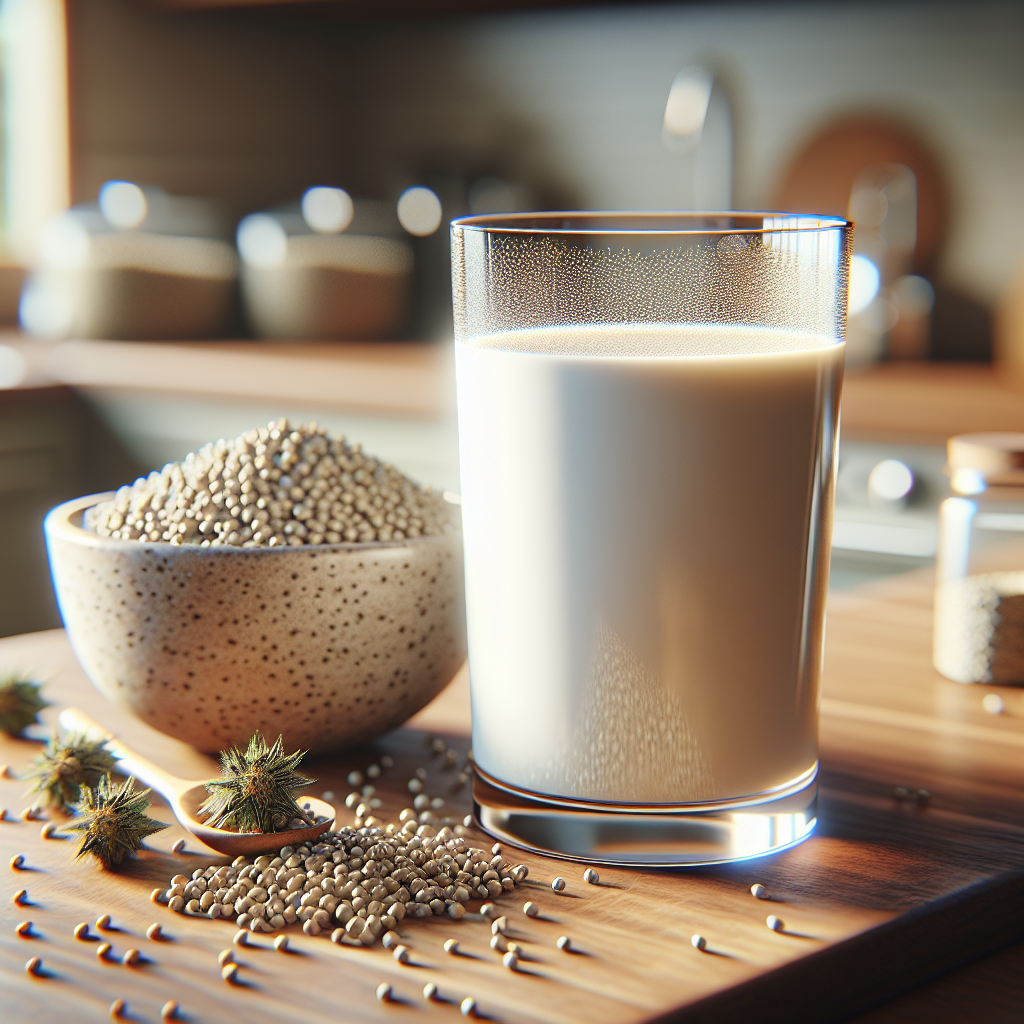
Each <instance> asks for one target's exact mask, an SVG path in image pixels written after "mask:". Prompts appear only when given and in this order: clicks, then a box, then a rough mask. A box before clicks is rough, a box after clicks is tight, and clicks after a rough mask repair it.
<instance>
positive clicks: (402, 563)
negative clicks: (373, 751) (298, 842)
mask: <svg viewBox="0 0 1024 1024" xmlns="http://www.w3.org/2000/svg"><path fill="white" fill-rule="evenodd" d="M109 497H111V495H107V494H99V495H92V496H90V497H86V498H78V499H76V500H74V501H69V502H66V503H65V504H63V505H58V506H57V508H55V509H53V510H52V511H51V512H50V513H49V515H47V517H46V522H45V532H46V544H47V549H48V552H49V556H50V570H51V573H52V575H53V583H54V588H55V590H56V592H57V600H58V602H59V604H60V610H61V615H62V617H63V619H64V625H65V626H66V627H67V632H68V638H69V639H70V641H71V646H72V648H73V649H74V652H75V654H76V656H77V657H78V660H79V662H81V664H82V667H83V668H84V669H85V672H86V674H87V675H88V676H89V678H90V679H91V680H92V682H93V684H94V685H95V686H96V688H97V689H98V690H99V691H100V692H101V693H103V694H104V696H106V697H108V698H110V699H111V700H114V701H117V702H118V703H119V704H122V705H125V706H126V707H128V708H130V709H131V710H132V711H133V712H135V714H136V715H138V716H139V718H141V719H142V720H143V721H144V722H147V723H148V724H149V725H152V726H153V727H154V728H156V729H159V730H160V731H161V732H165V733H168V734H169V735H171V736H175V737H177V738H178V739H181V740H185V741H186V742H188V743H191V744H192V745H193V746H194V747H197V748H198V749H199V750H203V751H217V750H221V749H223V748H224V747H226V746H227V745H229V744H238V743H244V742H246V741H248V739H249V737H250V736H251V735H252V733H253V732H254V731H255V730H257V729H260V730H262V731H263V732H264V733H265V734H266V735H267V736H268V737H274V738H276V737H277V735H278V733H281V734H283V736H284V740H285V745H286V747H288V748H291V749H295V748H296V747H301V748H303V749H309V750H312V751H325V750H333V749H337V748H339V747H343V746H349V745H353V744H357V743H362V742H365V741H367V740H370V739H372V738H373V737H375V736H379V735H380V734H381V733H384V732H387V731H388V730H389V729H393V728H395V726H397V725H400V724H401V723H402V722H404V721H405V720H406V719H407V718H408V717H409V716H410V715H412V714H414V713H415V712H416V711H418V710H419V709H420V708H421V707H423V706H424V705H425V704H426V703H427V702H428V701H430V700H431V699H432V698H433V697H434V696H436V695H437V694H438V693H439V692H440V691H441V690H442V689H443V688H444V687H445V685H446V684H447V683H448V682H449V681H450V680H451V678H452V677H453V676H454V674H455V672H456V671H457V669H458V668H459V666H460V665H461V664H462V661H463V660H464V658H465V656H466V635H465V610H464V597H463V575H462V537H461V535H460V534H459V533H458V532H457V531H452V532H451V533H449V534H446V535H443V536H435V537H422V538H417V539H416V540H406V541H399V542H396V543H383V542H382V543H370V544H323V545H319V546H316V547H312V546H310V547H301V548H202V547H198V546H194V545H180V546H178V545H172V544H165V543H152V544H151V543H141V542H139V541H134V540H116V539H113V538H108V537H100V536H98V535H97V534H95V533H94V532H93V531H91V530H87V529H84V528H83V527H82V525H81V523H82V515H83V513H84V512H85V510H86V509H88V508H89V507H91V506H92V505H95V504H97V503H98V502H100V501H103V500H106V499H107V498H109Z"/></svg>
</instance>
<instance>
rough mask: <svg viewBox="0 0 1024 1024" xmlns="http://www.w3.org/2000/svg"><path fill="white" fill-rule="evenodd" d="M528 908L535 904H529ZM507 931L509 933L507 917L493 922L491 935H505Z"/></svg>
mask: <svg viewBox="0 0 1024 1024" xmlns="http://www.w3.org/2000/svg"><path fill="white" fill-rule="evenodd" d="M528 906H531V907H532V906H533V904H532V903H530V904H528ZM524 909H525V908H524ZM533 916H534V915H533V914H530V917H533ZM507 931H508V918H507V917H497V918H495V919H494V920H493V921H492V922H491V934H492V935H504V934H505V933H506V932H507Z"/></svg>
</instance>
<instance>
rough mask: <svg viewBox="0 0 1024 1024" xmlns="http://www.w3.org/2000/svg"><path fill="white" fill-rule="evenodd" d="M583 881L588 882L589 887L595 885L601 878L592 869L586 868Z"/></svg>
mask: <svg viewBox="0 0 1024 1024" xmlns="http://www.w3.org/2000/svg"><path fill="white" fill-rule="evenodd" d="M583 881H584V882H589V883H590V884H591V885H597V883H598V882H600V881H601V876H600V875H599V874H598V873H597V872H596V871H595V870H594V869H593V868H587V870H586V871H584V872H583Z"/></svg>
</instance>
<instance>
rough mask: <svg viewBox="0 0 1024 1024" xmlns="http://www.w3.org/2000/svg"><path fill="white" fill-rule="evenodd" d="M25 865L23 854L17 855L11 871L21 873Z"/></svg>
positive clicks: (13, 858) (12, 862)
mask: <svg viewBox="0 0 1024 1024" xmlns="http://www.w3.org/2000/svg"><path fill="white" fill-rule="evenodd" d="M24 864H25V855H24V854H23V853H16V854H15V855H14V856H13V857H12V858H11V870H12V871H20V870H21V868H22V867H24Z"/></svg>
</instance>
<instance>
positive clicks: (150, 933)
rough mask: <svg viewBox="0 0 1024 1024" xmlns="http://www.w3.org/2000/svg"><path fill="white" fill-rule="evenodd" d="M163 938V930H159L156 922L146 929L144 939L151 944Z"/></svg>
mask: <svg viewBox="0 0 1024 1024" xmlns="http://www.w3.org/2000/svg"><path fill="white" fill-rule="evenodd" d="M98 923H99V922H97V924H98ZM163 937H164V930H163V928H161V927H160V925H159V924H158V923H156V922H154V923H153V924H151V925H150V926H149V927H148V928H147V929H146V938H147V939H149V940H150V941H151V942H159V941H160V939H162V938H163Z"/></svg>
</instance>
